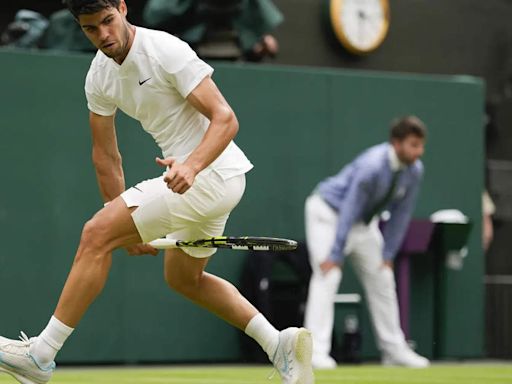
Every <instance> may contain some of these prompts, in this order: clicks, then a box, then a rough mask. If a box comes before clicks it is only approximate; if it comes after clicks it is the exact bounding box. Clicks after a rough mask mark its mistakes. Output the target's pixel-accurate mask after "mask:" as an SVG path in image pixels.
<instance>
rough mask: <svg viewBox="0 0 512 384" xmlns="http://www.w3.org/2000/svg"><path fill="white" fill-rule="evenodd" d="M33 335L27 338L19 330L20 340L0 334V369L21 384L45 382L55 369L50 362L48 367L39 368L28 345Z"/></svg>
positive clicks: (41, 383)
mask: <svg viewBox="0 0 512 384" xmlns="http://www.w3.org/2000/svg"><path fill="white" fill-rule="evenodd" d="M34 340H35V337H32V338H30V339H29V338H28V337H27V335H25V334H24V333H23V332H21V336H20V340H11V339H7V338H5V337H1V336H0V371H1V372H5V373H8V374H9V375H11V376H12V377H14V378H15V379H16V380H18V381H19V382H20V383H21V384H45V383H47V382H48V381H49V380H50V379H51V377H52V374H53V371H54V370H55V363H54V362H52V363H51V364H50V366H49V367H48V368H41V367H40V366H39V365H38V364H37V362H36V361H35V360H34V358H33V357H32V356H31V355H30V346H31V345H32V343H33V342H34Z"/></svg>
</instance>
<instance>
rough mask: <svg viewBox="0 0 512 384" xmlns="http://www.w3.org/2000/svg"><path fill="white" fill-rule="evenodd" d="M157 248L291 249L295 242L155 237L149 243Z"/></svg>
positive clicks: (267, 239) (284, 240)
mask: <svg viewBox="0 0 512 384" xmlns="http://www.w3.org/2000/svg"><path fill="white" fill-rule="evenodd" d="M149 245H151V246H152V247H154V248H157V249H168V248H181V247H194V248H228V249H241V250H250V251H293V250H294V249H295V248H297V242H296V241H294V240H288V239H278V238H274V237H251V236H243V237H229V236H217V237H210V238H207V239H199V240H189V241H188V240H175V239H168V238H162V239H156V240H153V241H151V242H150V243H149Z"/></svg>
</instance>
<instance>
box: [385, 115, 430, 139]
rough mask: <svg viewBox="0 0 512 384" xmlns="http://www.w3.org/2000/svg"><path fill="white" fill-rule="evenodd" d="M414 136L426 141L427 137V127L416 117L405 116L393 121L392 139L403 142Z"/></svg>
mask: <svg viewBox="0 0 512 384" xmlns="http://www.w3.org/2000/svg"><path fill="white" fill-rule="evenodd" d="M410 135H413V136H416V137H419V138H420V139H424V138H426V137H427V127H426V126H425V124H424V123H423V121H421V120H420V119H419V118H417V117H416V116H405V117H401V118H399V119H396V120H393V122H392V123H391V130H390V139H391V140H399V141H402V140H403V139H405V138H406V137H408V136H410Z"/></svg>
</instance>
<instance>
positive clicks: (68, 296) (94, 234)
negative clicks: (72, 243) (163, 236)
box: [55, 198, 141, 328]
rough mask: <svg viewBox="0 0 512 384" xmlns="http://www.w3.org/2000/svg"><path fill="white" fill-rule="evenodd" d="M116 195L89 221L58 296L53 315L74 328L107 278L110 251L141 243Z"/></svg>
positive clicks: (128, 209) (129, 211) (120, 200)
mask: <svg viewBox="0 0 512 384" xmlns="http://www.w3.org/2000/svg"><path fill="white" fill-rule="evenodd" d="M132 211H133V208H127V207H126V204H125V203H124V201H123V200H122V199H121V198H117V199H115V200H114V201H112V202H111V203H110V204H109V205H107V206H106V207H105V208H104V209H102V210H101V211H99V212H98V213H97V214H96V215H94V217H93V218H92V219H91V220H89V221H88V222H87V223H86V224H85V226H84V229H83V231H82V237H81V239H80V245H79V246H78V250H77V253H76V256H75V260H74V262H73V266H72V268H71V272H70V273H69V276H68V278H67V281H66V284H65V285H64V289H63V291H62V294H61V296H60V299H59V302H58V304H57V308H56V310H55V317H57V318H58V319H59V320H60V321H62V322H63V323H64V324H66V325H68V326H69V327H72V328H74V327H75V326H76V325H77V324H78V322H79V321H80V319H81V318H82V316H83V315H84V314H85V312H86V311H87V308H88V307H89V305H91V303H92V302H93V301H94V299H95V298H96V297H97V296H98V295H99V293H100V292H101V291H102V290H103V287H104V286H105V282H106V281H107V277H108V273H109V271H110V266H111V264H112V251H113V250H115V249H117V248H120V247H123V246H126V245H129V244H137V243H140V242H141V239H140V236H139V233H138V232H137V228H136V227H135V224H134V223H133V219H132V217H131V212H132Z"/></svg>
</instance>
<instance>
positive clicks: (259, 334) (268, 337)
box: [245, 313, 279, 358]
mask: <svg viewBox="0 0 512 384" xmlns="http://www.w3.org/2000/svg"><path fill="white" fill-rule="evenodd" d="M245 333H246V334H247V335H248V336H250V337H252V338H253V339H254V340H256V341H257V342H258V344H259V345H261V347H262V348H263V350H264V351H265V352H266V353H267V355H268V356H269V357H270V358H271V357H272V356H273V355H274V352H275V351H276V348H277V345H278V344H279V331H278V330H277V329H275V328H274V327H273V326H272V324H270V323H269V322H268V320H267V319H266V318H265V316H263V315H262V314H261V313H258V314H257V315H256V316H254V317H253V318H252V319H251V321H249V324H247V327H246V328H245Z"/></svg>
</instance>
